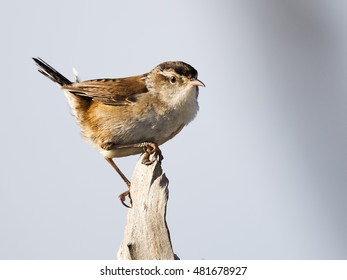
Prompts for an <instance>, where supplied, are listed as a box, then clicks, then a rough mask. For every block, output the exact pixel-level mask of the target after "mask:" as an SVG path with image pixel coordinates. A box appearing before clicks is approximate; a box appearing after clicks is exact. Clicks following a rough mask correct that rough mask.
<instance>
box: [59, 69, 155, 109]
mask: <svg viewBox="0 0 347 280" xmlns="http://www.w3.org/2000/svg"><path fill="white" fill-rule="evenodd" d="M146 76H147V74H143V75H140V76H134V77H128V78H120V79H97V80H89V81H84V82H80V83H72V84H70V85H64V86H63V87H62V88H63V89H65V90H68V91H70V92H71V93H74V94H76V95H80V96H85V97H90V98H92V99H93V100H95V101H99V102H102V103H104V104H106V105H113V106H124V105H130V104H132V103H134V102H136V100H137V97H138V95H139V94H143V93H146V92H148V90H147V87H146V84H145V77H146Z"/></svg>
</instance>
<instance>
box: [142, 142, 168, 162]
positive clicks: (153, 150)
mask: <svg viewBox="0 0 347 280" xmlns="http://www.w3.org/2000/svg"><path fill="white" fill-rule="evenodd" d="M144 151H145V153H144V156H143V159H142V164H145V165H151V164H152V163H154V162H155V161H156V160H158V161H159V163H161V161H162V160H163V159H164V157H163V155H162V152H161V150H160V149H159V147H158V145H157V144H156V143H146V146H145V148H144ZM151 155H152V160H151V159H150V156H151Z"/></svg>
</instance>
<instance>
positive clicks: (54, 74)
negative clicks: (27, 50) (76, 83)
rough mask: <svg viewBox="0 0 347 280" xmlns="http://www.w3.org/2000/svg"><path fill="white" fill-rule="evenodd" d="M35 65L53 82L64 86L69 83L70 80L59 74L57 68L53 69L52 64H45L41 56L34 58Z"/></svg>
mask: <svg viewBox="0 0 347 280" xmlns="http://www.w3.org/2000/svg"><path fill="white" fill-rule="evenodd" d="M33 60H34V61H35V63H36V65H37V66H38V67H39V69H38V71H39V72H40V73H41V74H43V75H45V76H46V77H47V78H49V79H50V80H52V81H53V82H55V83H57V84H59V85H61V86H64V85H70V84H72V82H71V81H70V80H69V79H67V78H66V77H64V76H63V75H62V74H60V73H59V72H58V71H57V70H55V69H54V68H53V67H52V66H50V65H49V64H47V63H46V62H45V61H43V60H42V59H41V58H39V57H38V58H34V57H33Z"/></svg>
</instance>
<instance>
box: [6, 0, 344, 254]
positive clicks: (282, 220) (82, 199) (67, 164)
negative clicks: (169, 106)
mask: <svg viewBox="0 0 347 280" xmlns="http://www.w3.org/2000/svg"><path fill="white" fill-rule="evenodd" d="M4 3H6V4H4ZM0 30H1V45H0V50H1V63H0V75H1V110H0V114H1V115H0V117H1V118H0V120H1V145H0V147H1V160H0V164H1V166H0V167H1V176H0V184H1V185H0V213H1V214H0V215H1V216H0V219H1V220H0V226H1V229H0V258H1V259H114V258H115V257H116V252H117V250H118V247H119V245H120V242H121V239H122V236H123V226H124V222H125V217H126V213H127V209H126V208H124V207H123V206H122V205H121V204H120V203H119V201H118V200H117V196H118V194H119V193H120V192H122V191H124V190H125V185H124V184H123V182H122V181H121V179H120V178H119V177H118V175H117V174H116V173H115V172H114V171H113V170H112V169H111V167H110V166H109V165H108V164H107V162H106V161H105V160H104V159H103V158H102V157H101V156H100V155H99V154H98V153H97V152H96V151H95V150H94V149H93V148H92V147H90V146H89V145H88V144H86V143H85V142H84V141H83V140H82V139H81V138H80V136H79V129H78V127H77V125H76V123H75V121H74V119H73V117H72V116H71V115H70V113H69V109H68V105H67V102H66V100H65V97H64V95H63V93H62V92H61V91H60V90H59V89H58V88H57V87H56V86H55V85H54V84H53V83H51V81H49V80H48V79H46V78H45V77H43V76H42V75H40V74H39V73H38V72H37V71H36V67H35V65H34V63H33V61H31V57H32V56H40V57H42V58H43V59H45V60H47V62H49V63H50V64H52V65H53V66H54V67H56V68H57V69H58V70H60V71H62V73H64V74H65V75H66V76H68V77H69V78H72V72H71V68H72V67H73V66H74V67H76V68H77V69H78V70H79V73H80V75H81V77H82V78H83V79H92V78H103V77H124V76H130V75H136V74H140V73H144V72H147V71H149V70H150V69H152V68H153V67H154V66H155V65H157V64H159V63H160V62H163V61H166V60H183V61H186V62H188V63H190V64H192V65H193V66H194V67H195V68H196V69H198V71H199V78H200V79H201V80H202V81H203V82H204V83H205V84H206V85H207V87H206V88H202V89H201V91H200V92H201V94H200V97H199V101H200V112H199V114H198V116H197V118H196V120H194V122H193V123H191V124H190V125H189V126H188V127H186V128H185V129H184V130H183V131H182V133H181V134H180V135H179V136H177V137H176V138H175V139H173V140H172V141H170V142H169V143H167V144H165V145H163V146H162V150H163V153H164V155H165V160H164V162H163V168H164V170H165V172H166V174H167V176H168V177H169V179H170V200H169V205H168V224H169V227H170V230H171V237H172V242H173V246H174V249H175V252H176V253H177V254H178V255H179V256H180V257H181V258H182V259H202V258H204V259H346V258H347V241H346V236H347V219H346V213H347V203H346V198H347V191H346V185H347V183H346V182H347V173H346V167H347V166H346V148H347V141H346V140H347V139H346V134H347V128H346V119H347V106H346V102H347V84H346V81H347V76H346V73H347V71H346V70H347V4H346V1H337V0H336V1H335V0H326V1H315V0H312V1H302V0H288V1H265V0H254V1H251V0H234V1H215V0H213V1H186V0H182V1H94V2H91V1H89V2H88V1H82V0H81V1H70V0H69V1H61V0H59V1H38V0H37V1H7V2H3V3H2V4H1V9H0ZM137 158H138V157H137V156H135V157H130V158H127V159H121V160H118V161H117V162H118V163H119V166H120V167H121V168H122V169H123V170H124V172H125V173H126V174H128V175H129V176H130V175H131V173H132V170H133V167H134V165H135V163H136V160H137Z"/></svg>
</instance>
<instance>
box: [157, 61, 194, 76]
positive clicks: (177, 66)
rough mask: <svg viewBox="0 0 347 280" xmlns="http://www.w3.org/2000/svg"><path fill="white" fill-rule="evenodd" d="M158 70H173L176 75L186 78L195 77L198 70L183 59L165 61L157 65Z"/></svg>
mask: <svg viewBox="0 0 347 280" xmlns="http://www.w3.org/2000/svg"><path fill="white" fill-rule="evenodd" d="M157 67H158V68H159V69H160V70H162V71H163V70H174V71H175V72H176V73H177V74H178V75H182V76H185V77H188V78H197V76H198V71H196V70H195V68H194V67H192V66H191V65H189V64H187V63H185V62H183V61H167V62H163V63H161V64H159V65H158V66H157Z"/></svg>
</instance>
